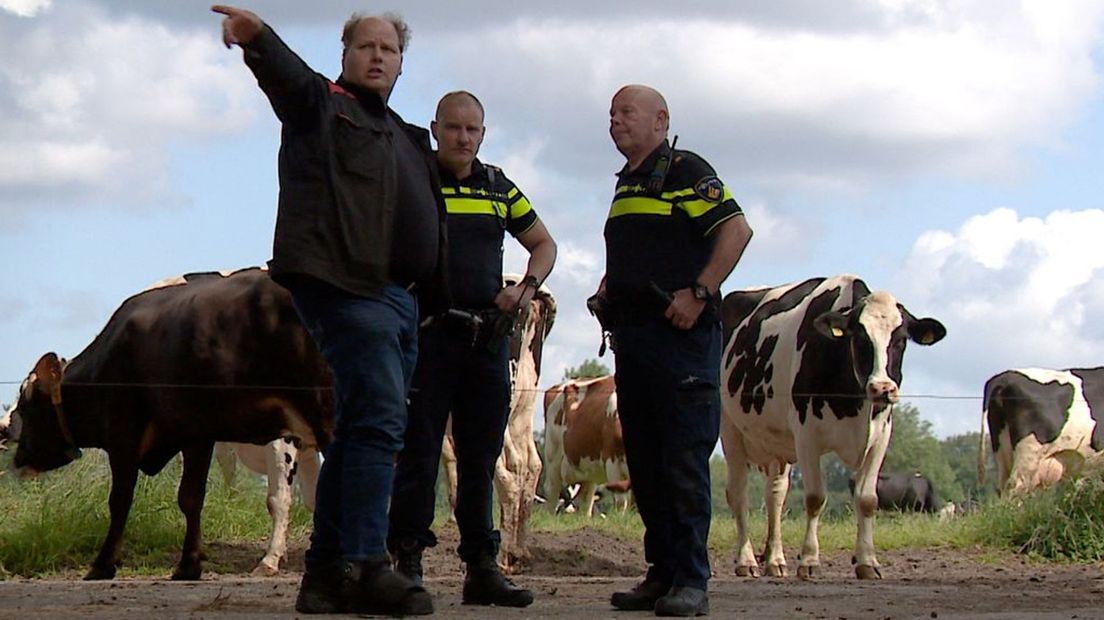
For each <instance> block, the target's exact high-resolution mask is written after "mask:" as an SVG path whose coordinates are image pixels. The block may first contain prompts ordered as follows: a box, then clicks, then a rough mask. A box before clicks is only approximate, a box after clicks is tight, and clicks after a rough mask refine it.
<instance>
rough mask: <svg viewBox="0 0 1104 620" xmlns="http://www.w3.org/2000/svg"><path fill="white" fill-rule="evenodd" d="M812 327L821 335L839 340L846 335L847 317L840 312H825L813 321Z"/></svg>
mask: <svg viewBox="0 0 1104 620" xmlns="http://www.w3.org/2000/svg"><path fill="white" fill-rule="evenodd" d="M813 327H814V328H815V329H816V330H817V331H818V332H820V333H821V334H823V335H825V336H827V337H828V338H831V339H832V340H839V339H840V338H843V337H844V336H846V335H847V315H846V314H843V313H842V312H836V311H834V310H833V311H831V312H825V313H824V314H822V315H820V316H818V317H817V318H816V320H814V321H813Z"/></svg>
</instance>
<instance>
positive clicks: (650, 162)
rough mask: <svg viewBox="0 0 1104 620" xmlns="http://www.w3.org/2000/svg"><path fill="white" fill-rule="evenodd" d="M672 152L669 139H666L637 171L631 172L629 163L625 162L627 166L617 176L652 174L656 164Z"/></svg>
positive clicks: (645, 159)
mask: <svg viewBox="0 0 1104 620" xmlns="http://www.w3.org/2000/svg"><path fill="white" fill-rule="evenodd" d="M670 152H671V143H670V142H668V141H667V138H664V139H663V142H662V143H661V144H660V145H659V146H657V147H655V150H653V151H652V152H651V153H650V154H648V156H647V157H645V158H644V161H642V162H640V165H639V166H637V167H636V169H634V170H629V164H628V162H625V165H624V166H622V168H621V170H620V171H619V172H618V173H617V176H618V177H627V176H633V175H638V174H651V173H652V170H654V169H655V167H656V162H657V161H659V158H660V157H662V156H663V155H664V154H669V153H670Z"/></svg>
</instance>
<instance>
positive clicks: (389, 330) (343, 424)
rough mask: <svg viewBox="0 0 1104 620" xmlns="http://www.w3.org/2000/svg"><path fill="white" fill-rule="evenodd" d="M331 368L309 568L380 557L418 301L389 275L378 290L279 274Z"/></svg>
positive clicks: (414, 358) (400, 442)
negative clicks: (329, 422) (359, 291)
mask: <svg viewBox="0 0 1104 620" xmlns="http://www.w3.org/2000/svg"><path fill="white" fill-rule="evenodd" d="M286 286H287V288H288V290H289V291H291V295H292V301H293V303H294V305H295V309H296V311H297V312H298V313H299V316H300V318H301V319H302V320H303V324H304V325H305V326H306V328H307V331H309V332H310V334H311V337H312V338H313V339H314V341H315V343H316V344H317V345H318V349H319V350H320V351H321V352H322V356H323V357H324V358H325V359H326V362H327V363H328V364H329V366H330V370H331V371H332V372H333V376H334V397H335V398H334V401H335V403H336V412H335V417H334V437H333V442H332V443H331V444H330V445H329V447H328V448H326V450H325V452H324V456H325V461H324V462H323V463H322V470H321V472H320V473H319V477H318V490H317V493H316V495H315V498H316V499H315V508H314V531H313V532H312V533H311V544H310V548H309V549H308V550H307V554H306V560H307V566H308V569H313V568H314V567H322V566H324V565H328V564H332V563H335V562H338V561H342V560H344V561H350V562H358V561H365V560H379V559H383V558H386V557H387V550H386V539H387V504H388V501H389V500H390V498H391V487H392V485H393V483H394V478H395V455H396V454H398V452H399V451H400V450H401V449H402V446H403V433H404V432H405V431H406V394H407V392H408V391H409V388H410V381H411V378H412V376H413V374H414V365H415V362H416V361H417V357H418V341H417V328H418V305H417V301H416V300H415V299H414V296H413V295H411V294H410V293H409V292H408V291H406V290H405V289H403V288H401V287H398V286H395V285H388V286H387V287H386V288H385V289H384V291H383V294H382V295H381V296H380V298H379V299H371V298H367V297H360V296H357V295H353V294H351V293H347V292H345V291H343V290H340V289H338V288H335V287H332V286H330V285H328V284H325V283H323V282H319V281H317V280H313V279H307V278H303V279H297V280H294V281H293V282H290V283H288V284H287V285H286Z"/></svg>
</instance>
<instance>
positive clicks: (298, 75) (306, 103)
mask: <svg viewBox="0 0 1104 620" xmlns="http://www.w3.org/2000/svg"><path fill="white" fill-rule="evenodd" d="M211 10H212V11H213V12H215V13H219V14H222V15H225V16H226V17H224V18H223V20H222V42H223V44H224V45H226V47H227V48H229V47H231V46H233V45H237V46H239V47H241V48H242V50H243V52H244V57H245V64H246V65H247V66H248V67H249V69H250V70H251V71H253V75H255V76H257V84H258V85H259V86H260V87H261V90H262V91H264V93H265V95H266V96H267V97H268V100H269V102H270V103H271V104H272V110H273V111H274V112H276V117H277V118H279V119H280V122H282V123H288V124H293V125H302V124H304V123H309V122H313V120H314V119H315V116H314V115H313V114H312V112H313V111H314V109H315V106H317V105H318V92H319V89H317V88H315V85H316V84H317V83H318V81H319V80H324V79H325V78H323V77H322V76H320V75H318V74H317V73H315V72H314V71H313V70H312V69H311V68H310V67H308V66H307V63H305V62H303V60H302V59H301V58H299V57H298V56H296V55H295V52H293V51H291V49H290V48H288V46H287V45H286V44H285V43H284V42H283V41H281V40H280V37H278V36H276V33H275V32H273V30H272V28H269V27H268V26H266V25H265V23H264V21H263V20H261V18H260V17H258V16H257V15H256V14H255V13H253V12H251V11H247V10H245V9H239V8H235V7H232V6H224V5H221V4H216V5H214V6H212V7H211Z"/></svg>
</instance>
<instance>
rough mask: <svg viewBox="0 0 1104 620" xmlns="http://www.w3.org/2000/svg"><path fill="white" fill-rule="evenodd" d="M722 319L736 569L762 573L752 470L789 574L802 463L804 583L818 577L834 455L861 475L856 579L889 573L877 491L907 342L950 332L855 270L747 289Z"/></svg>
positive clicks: (728, 301)
mask: <svg viewBox="0 0 1104 620" xmlns="http://www.w3.org/2000/svg"><path fill="white" fill-rule="evenodd" d="M722 315H723V317H722V318H723V322H724V330H725V343H726V344H725V349H724V355H723V358H722V364H723V370H722V374H721V402H722V404H723V407H724V415H722V416H721V444H722V447H723V449H724V453H725V458H726V460H727V462H728V474H729V482H728V488H727V496H728V504H729V507H730V508H731V509H732V513H733V515H734V516H735V518H736V524H737V543H736V544H737V549H738V551H737V553H738V556H737V558H736V572H737V574H739V575H743V576H756V575H758V574H759V565H758V563H757V562H756V558H755V553H754V552H753V550H752V547H751V542H750V541H749V540H748V534H747V476H748V466H749V465H755V466H758V467H759V468H761V469H762V470H763V471H765V472H767V474H768V484H767V492H768V498H767V511H768V532H767V545H766V550H765V552H764V554H763V555H764V562H765V563H766V567H767V572H768V573H769V574H771V575H774V576H784V575H785V574H786V559H785V556H784V555H783V552H782V535H781V525H782V523H781V513H782V504H783V502H784V501H785V496H786V492H787V491H788V488H789V470H790V464H792V463H797V464H798V466H799V467H800V468H801V472H802V477H803V480H804V483H805V514H806V529H805V539H804V542H803V543H802V547H801V555H800V561H799V566H798V576H799V577H802V578H810V577H814V576H816V573H817V571H818V570H819V567H820V548H819V542H818V540H817V526H818V524H819V519H820V511H821V509H822V508H823V506H824V501H825V497H826V495H825V488H824V477H823V474H822V472H821V469H820V457H821V455H823V454H826V453H828V452H835V453H836V454H837V455H838V456H839V457H840V459H841V460H842V461H843V462H844V464H846V465H847V466H848V467H849V468H851V470H852V471H853V472H854V475H855V479H856V482H855V484H856V493H855V514H856V520H857V521H858V535H857V536H856V541H855V554H854V564H855V574H856V575H857V576H858V577H859V578H860V579H874V578H880V577H881V572H880V570H879V567H878V561H877V558H876V557H875V553H874V531H873V527H874V512H875V510H876V509H877V506H878V498H877V495H876V494H875V484H876V482H877V479H878V471H879V469H880V468H881V466H882V459H883V458H884V457H885V451H886V447H887V445H888V443H889V438H890V433H891V431H892V428H893V417H892V413H893V405H894V403H896V402H897V400H898V398H899V391H898V390H899V387H900V384H901V365H902V361H903V357H904V353H905V344H906V341H907V340H913V341H914V342H918V343H920V344H924V345H930V344H933V343H935V342H938V341H939V340H941V339H942V338H943V337H944V336H945V335H946V329H944V327H943V325H942V324H941V323H939V322H938V321H936V320H935V319H930V318H926V319H917V318H915V317H913V316H912V315H911V314H910V313H909V312H908V310H906V309H905V307H904V306H902V305H900V304H899V303H897V300H896V299H894V297H893V296H892V295H890V294H889V293H886V292H875V293H872V292H870V289H869V288H867V286H866V284H865V283H864V282H863V281H862V280H860V279H859V278H857V277H855V276H851V275H841V276H835V277H831V278H813V279H810V280H806V281H804V282H800V283H796V284H789V285H786V286H780V287H777V288H762V289H753V290H744V291H736V292H733V293H730V294H728V295H726V296H725V299H724V302H723V305H722Z"/></svg>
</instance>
